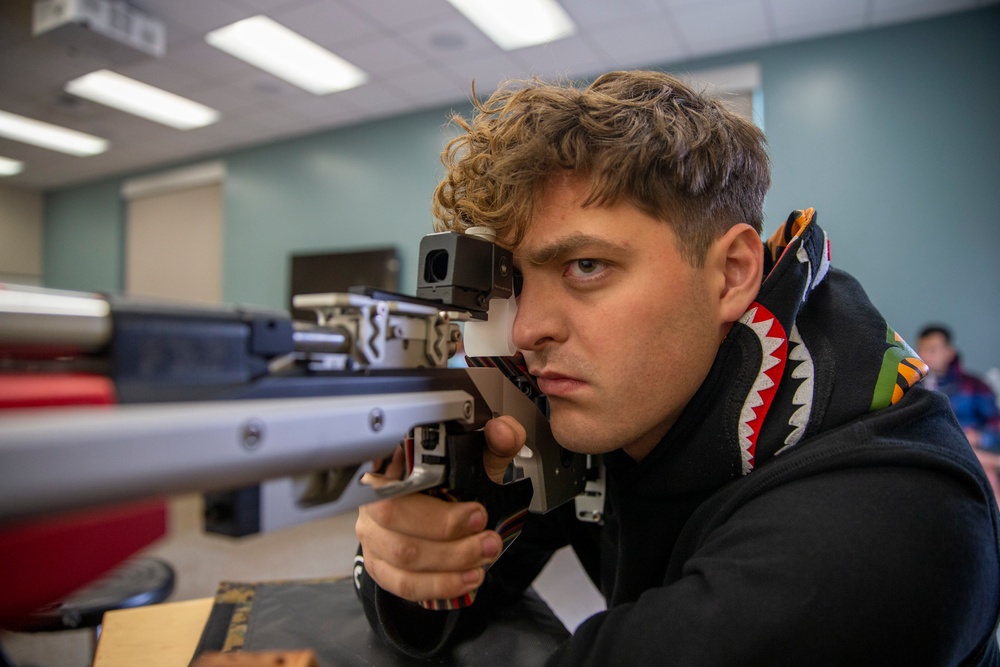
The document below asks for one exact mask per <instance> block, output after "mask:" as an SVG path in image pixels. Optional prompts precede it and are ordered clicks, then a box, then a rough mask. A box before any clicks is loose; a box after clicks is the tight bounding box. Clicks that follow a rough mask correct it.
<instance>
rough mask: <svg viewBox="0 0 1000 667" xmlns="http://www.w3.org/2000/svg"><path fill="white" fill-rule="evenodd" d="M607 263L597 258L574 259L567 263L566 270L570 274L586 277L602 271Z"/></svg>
mask: <svg viewBox="0 0 1000 667" xmlns="http://www.w3.org/2000/svg"><path fill="white" fill-rule="evenodd" d="M606 267H607V265H606V264H605V263H604V262H602V261H601V260H599V259H575V260H573V261H572V262H570V263H569V267H568V269H567V272H568V273H569V274H570V275H571V276H575V277H578V278H586V277H590V276H594V275H597V274H599V273H600V272H601V271H603V270H604V269H605V268H606Z"/></svg>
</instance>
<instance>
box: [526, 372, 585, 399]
mask: <svg viewBox="0 0 1000 667" xmlns="http://www.w3.org/2000/svg"><path fill="white" fill-rule="evenodd" d="M533 375H534V376H535V382H536V383H537V384H538V388H539V389H541V390H542V393H543V394H545V395H546V396H549V397H550V398H551V397H554V398H560V397H564V396H569V395H570V394H572V393H574V392H576V391H578V390H579V389H581V388H583V387H584V385H586V384H587V383H586V382H584V381H583V380H580V379H579V378H575V377H572V376H569V375H563V374H562V373H558V372H554V371H543V372H540V373H533Z"/></svg>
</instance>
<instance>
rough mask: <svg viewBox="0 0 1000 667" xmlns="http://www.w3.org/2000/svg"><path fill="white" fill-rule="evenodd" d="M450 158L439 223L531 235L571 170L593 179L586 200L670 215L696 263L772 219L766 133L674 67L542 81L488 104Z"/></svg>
mask: <svg viewBox="0 0 1000 667" xmlns="http://www.w3.org/2000/svg"><path fill="white" fill-rule="evenodd" d="M476 107H477V109H478V113H477V114H476V115H475V117H474V118H472V119H471V120H466V119H465V118H463V117H462V116H460V115H456V116H454V117H453V119H452V121H453V122H454V123H455V124H456V125H457V126H458V127H459V128H461V130H462V133H461V134H460V135H459V136H457V137H455V138H454V139H452V140H451V141H449V142H448V144H447V146H446V148H445V150H444V151H443V153H442V155H441V160H442V162H443V163H444V165H445V169H446V174H445V177H444V179H443V180H442V181H441V183H440V184H439V185H438V187H437V189H436V190H435V192H434V204H433V213H434V217H435V219H436V223H435V227H436V228H437V229H438V230H439V231H443V230H454V231H462V230H464V229H467V228H469V227H474V226H484V227H489V228H492V229H494V230H495V231H496V232H497V235H498V237H499V238H501V239H503V240H504V241H505V242H506V243H507V244H508V245H511V246H516V245H517V244H518V243H520V241H521V240H522V239H523V237H524V234H525V230H526V229H527V226H528V225H529V224H530V221H531V216H532V212H533V210H534V207H535V203H536V200H537V198H538V196H539V192H540V189H541V187H542V186H544V185H545V183H546V182H547V181H548V180H549V179H550V178H551V177H553V176H554V175H556V174H557V173H560V172H572V173H574V174H578V175H581V176H584V177H585V178H586V179H587V180H588V182H589V184H590V188H591V189H590V192H589V196H588V197H587V198H586V200H585V202H584V203H583V205H584V206H612V205H615V204H617V203H619V202H621V201H625V202H628V203H630V204H632V205H633V206H636V207H637V208H639V209H640V210H641V211H643V212H644V213H646V214H647V215H650V216H652V217H654V218H656V219H659V220H663V221H664V222H666V223H667V224H670V225H671V226H672V228H673V229H674V231H675V232H676V233H677V235H678V238H679V239H680V244H681V249H682V252H683V253H684V255H685V257H686V258H687V260H688V261H689V262H691V263H692V264H695V265H700V264H701V263H702V262H703V260H704V257H705V252H706V250H707V248H708V246H709V245H710V244H711V243H712V241H714V240H715V239H716V238H718V236H719V235H721V234H722V233H724V232H725V231H726V230H727V229H729V228H730V227H731V226H732V225H734V224H737V223H740V222H745V223H748V224H750V225H752V226H753V227H754V228H755V229H757V231H758V232H760V231H761V227H762V217H763V214H762V208H763V201H764V195H765V193H766V192H767V189H768V187H769V186H770V162H769V160H768V157H767V152H766V149H765V139H764V134H763V133H762V132H761V131H760V129H758V128H757V127H756V126H755V125H754V124H753V123H751V122H750V121H748V120H746V119H744V118H742V117H741V116H739V115H737V114H735V113H733V112H731V111H729V110H728V109H727V108H726V107H725V106H724V105H723V104H722V103H721V102H720V101H718V100H715V99H712V98H710V97H708V96H706V95H703V94H700V93H698V92H696V91H694V90H693V89H692V88H691V87H689V86H687V85H685V84H684V83H682V82H681V81H680V80H678V79H676V78H675V77H672V76H670V75H668V74H664V73H661V72H653V71H630V72H611V73H608V74H605V75H603V76H601V77H599V78H598V79H596V80H595V81H594V82H593V83H591V84H590V85H588V86H587V87H585V88H577V87H574V86H573V85H569V84H566V85H563V84H549V83H545V82H542V81H538V80H533V81H513V82H508V83H507V84H504V85H502V86H501V87H500V88H499V89H498V90H497V91H496V92H495V93H493V95H491V96H490V97H489V99H487V100H486V101H485V102H477V103H476Z"/></svg>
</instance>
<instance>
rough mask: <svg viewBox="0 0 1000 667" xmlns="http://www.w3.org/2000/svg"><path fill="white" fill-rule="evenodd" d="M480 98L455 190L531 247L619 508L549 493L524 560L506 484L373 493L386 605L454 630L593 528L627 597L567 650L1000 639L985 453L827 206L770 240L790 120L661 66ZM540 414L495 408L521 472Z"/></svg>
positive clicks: (604, 583) (363, 515)
mask: <svg viewBox="0 0 1000 667" xmlns="http://www.w3.org/2000/svg"><path fill="white" fill-rule="evenodd" d="M458 123H459V125H460V126H461V127H462V128H463V130H464V134H462V135H461V136H459V137H457V138H456V139H454V140H453V141H452V142H451V144H450V145H449V147H448V148H447V149H446V151H445V154H444V162H445V165H446V167H447V174H446V177H445V179H444V180H443V182H442V183H441V184H440V185H439V186H438V189H437V192H436V193H435V214H436V216H437V218H438V220H439V221H440V227H442V228H447V229H455V230H462V229H465V228H468V227H471V226H486V227H492V228H493V229H495V230H496V232H497V235H498V238H499V239H500V240H501V241H502V242H503V243H504V244H505V245H507V246H509V247H510V248H512V249H513V251H514V257H515V262H516V264H517V266H518V268H519V270H520V272H521V276H522V281H523V282H522V287H521V291H520V295H519V297H518V310H517V315H516V319H515V321H514V325H513V340H514V342H515V343H516V344H517V347H518V348H519V350H520V351H521V352H522V353H523V355H524V358H525V361H526V362H527V366H528V369H529V370H530V372H531V373H532V374H533V375H534V376H535V377H536V378H537V380H538V385H539V387H540V388H541V389H542V391H544V392H545V394H546V395H547V396H548V399H549V403H550V419H551V425H552V431H553V434H554V435H555V437H556V439H557V440H558V441H559V442H560V443H561V444H562V445H563V446H564V447H566V448H568V449H571V450H574V451H578V452H586V453H589V454H594V455H600V456H601V457H602V458H603V461H604V464H605V468H606V475H607V484H608V490H607V504H606V507H605V515H604V517H605V518H604V522H603V525H596V524H584V523H581V522H579V521H577V520H576V519H575V517H574V515H573V510H572V507H563V508H560V509H558V510H555V511H553V512H551V513H549V514H547V515H544V516H532V517H531V518H530V519H529V520H528V522H527V523H526V525H525V528H524V531H523V532H522V534H521V536H520V537H519V538H518V539H517V541H516V542H515V543H514V545H513V546H512V547H511V548H510V549H508V551H507V552H506V553H504V555H503V557H502V558H499V560H497V557H498V555H499V553H500V538H499V535H497V534H496V533H494V532H492V531H489V530H484V526H485V525H486V517H485V515H484V512H483V508H482V507H481V506H480V505H478V503H444V502H442V501H439V500H437V499H435V498H432V497H429V496H424V495H414V496H407V497H404V498H399V499H395V500H391V501H386V502H382V503H377V504H373V505H370V506H367V507H364V508H362V510H361V512H360V514H359V518H358V524H357V532H358V536H359V538H360V541H361V545H362V552H363V561H362V564H361V566H360V570H359V571H358V572H357V574H358V576H357V578H356V581H357V583H358V588H359V594H360V596H361V598H362V601H363V603H364V606H365V611H366V613H367V615H368V618H369V621H370V622H371V623H372V625H373V627H374V628H375V629H376V631H377V632H379V633H380V634H381V636H382V637H383V638H385V639H386V640H387V641H388V642H390V643H392V644H393V645H395V646H396V647H397V648H399V649H400V650H402V651H405V652H407V653H410V654H412V655H418V656H425V655H431V654H433V653H434V652H436V651H438V650H440V649H441V648H442V647H444V646H447V645H448V642H450V641H454V640H455V639H458V638H460V637H463V636H466V635H467V634H468V633H470V632H474V631H475V628H476V627H477V624H479V623H482V622H485V621H484V620H483V619H485V618H487V617H488V614H489V612H490V609H491V607H492V606H493V605H499V604H502V603H504V602H505V601H507V600H510V599H512V598H513V597H515V596H517V595H519V594H520V592H521V591H522V590H523V589H524V588H525V587H526V586H528V585H529V584H530V582H531V581H532V579H533V578H534V576H535V575H536V574H537V573H538V572H539V571H540V570H541V568H542V567H543V565H544V564H545V562H546V560H547V558H548V557H549V555H551V553H552V552H553V551H555V550H556V549H558V548H560V547H562V546H563V545H566V544H571V545H572V546H573V547H574V549H575V550H576V552H577V555H578V556H579V557H580V560H581V562H582V563H583V565H584V567H585V569H586V570H587V572H588V574H589V575H590V576H591V578H592V579H593V580H594V582H595V583H596V584H597V585H598V586H599V587H600V589H601V591H602V592H603V593H604V595H605V597H606V598H607V601H608V610H607V611H606V612H603V613H600V614H597V615H595V616H593V617H592V618H590V619H589V620H588V621H586V622H585V623H583V624H582V625H581V626H580V627H579V628H578V629H577V630H576V632H575V634H574V635H573V637H572V638H571V639H570V640H569V641H568V642H566V643H565V644H564V645H562V647H561V648H560V649H559V650H558V651H557V652H556V653H555V654H554V655H553V656H552V657H551V658H550V663H551V664H559V665H588V664H593V665H611V664H614V665H645V664H658V665H659V664H664V665H667V664H678V665H710V664H746V665H760V664H796V665H802V664H808V665H816V664H831V665H847V664H933V665H948V664H994V663H996V662H997V661H998V657H997V647H996V642H995V640H994V638H993V635H994V630H995V627H996V623H997V619H998V614H1000V593H998V591H1000V557H998V541H997V534H998V519H997V508H996V505H995V504H994V503H993V502H992V500H991V494H990V490H989V486H988V484H987V482H986V480H985V479H984V477H983V474H982V470H981V468H980V466H979V465H978V463H977V461H976V460H975V458H974V457H973V456H972V452H971V450H970V449H969V447H968V446H967V445H965V443H964V438H963V437H962V433H961V431H960V430H959V429H958V428H957V426H956V425H955V424H954V421H953V420H952V419H951V418H950V416H949V414H950V413H949V408H948V405H947V402H946V401H945V400H944V397H942V396H940V395H938V394H935V393H933V392H928V391H925V390H923V389H922V388H920V387H913V386H912V385H913V384H915V383H916V382H917V380H919V379H920V377H921V375H922V373H923V372H924V370H925V368H926V367H925V366H924V365H923V364H922V362H921V361H920V360H919V359H917V358H916V356H915V354H913V353H912V351H911V350H909V348H908V347H907V346H906V345H905V343H903V342H902V340H901V339H900V338H899V337H898V336H896V335H895V333H894V332H893V331H892V330H891V329H890V328H889V327H888V326H887V325H886V323H885V321H884V320H883V319H882V318H881V316H880V315H879V314H878V313H877V312H876V311H875V309H874V308H873V307H872V305H871V303H870V302H869V301H868V300H867V298H866V297H865V295H864V293H863V291H862V290H861V288H860V287H859V286H858V285H857V283H856V282H855V281H854V280H853V279H852V278H850V277H849V276H847V275H846V274H844V273H842V272H840V271H837V270H836V269H832V268H830V263H829V258H830V250H829V244H828V243H827V240H826V235H825V233H824V232H823V231H822V230H821V229H820V228H819V227H818V226H817V224H816V222H815V215H814V213H813V212H812V211H811V210H807V211H797V212H795V213H793V214H792V216H790V218H789V219H788V222H786V223H785V225H784V226H783V227H782V228H781V229H780V230H779V231H778V232H777V233H776V234H775V235H774V236H772V237H771V239H770V240H769V241H768V243H767V246H766V248H765V247H763V245H762V243H761V240H760V236H759V232H760V228H761V217H762V214H761V209H762V202H763V198H764V194H765V192H766V191H767V188H768V186H769V180H770V176H769V165H768V159H767V156H766V153H765V150H764V138H763V135H762V134H761V133H760V131H759V130H758V129H757V128H756V127H754V126H753V125H752V124H751V123H749V122H746V121H745V120H743V119H741V118H739V117H738V116H736V115H734V114H732V113H730V112H729V111H727V110H726V109H725V108H724V107H723V106H721V105H720V104H719V103H717V102H714V101H712V100H709V99H706V98H705V97H703V96H702V95H700V94H698V93H696V92H695V91H693V90H691V89H690V88H689V87H687V86H685V85H683V84H682V83H681V82H679V81H677V80H676V79H674V78H672V77H669V76H667V75H664V74H659V73H654V72H616V73H611V74H607V75H604V76H602V77H600V78H598V79H597V80H596V81H594V83H593V84H591V85H590V86H588V87H587V88H586V89H584V90H577V89H574V88H571V87H563V86H551V85H545V84H541V83H530V84H524V85H522V86H520V87H517V86H515V87H507V88H503V89H501V90H500V91H499V92H497V93H495V94H494V95H493V96H492V97H491V98H490V99H489V100H488V101H486V102H485V103H483V104H482V105H481V106H480V109H479V114H478V115H477V116H476V118H475V119H473V120H472V121H471V123H467V122H465V121H463V120H461V119H459V120H458ZM524 437H525V436H524V431H523V429H522V428H521V427H520V425H519V424H517V423H516V422H515V421H513V420H512V419H510V418H509V417H500V418H498V419H495V420H493V421H492V422H490V423H489V424H488V425H487V428H486V439H487V442H488V449H487V451H485V452H484V465H485V466H486V469H487V471H488V472H489V473H490V476H491V477H492V478H493V479H494V481H499V480H500V479H501V477H502V472H503V470H504V469H505V467H506V466H507V464H508V462H509V461H510V460H511V458H512V456H513V455H514V453H515V452H516V451H517V449H518V448H519V446H520V444H521V443H522V442H523V441H524ZM399 468H400V463H399V461H398V457H397V460H394V461H393V463H392V465H390V466H389V469H388V470H387V473H386V474H387V475H393V474H398V473H399ZM494 561H496V562H495V564H493V565H492V567H490V569H489V570H488V572H485V573H484V571H483V567H484V566H487V565H490V564H492V563H494ZM477 588H478V589H479V592H478V597H477V599H476V601H475V603H474V604H473V605H472V606H471V607H469V608H466V609H463V610H460V611H449V612H441V611H428V610H426V609H423V608H421V607H420V606H418V605H417V604H416V602H417V601H420V600H426V599H441V598H454V597H457V596H459V595H462V594H464V593H467V592H469V591H471V590H473V589H477Z"/></svg>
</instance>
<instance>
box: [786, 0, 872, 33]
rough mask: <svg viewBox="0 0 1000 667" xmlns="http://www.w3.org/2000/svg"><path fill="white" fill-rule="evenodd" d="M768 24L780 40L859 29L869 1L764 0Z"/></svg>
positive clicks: (862, 23)
mask: <svg viewBox="0 0 1000 667" xmlns="http://www.w3.org/2000/svg"><path fill="white" fill-rule="evenodd" d="M767 3H768V5H767V6H768V8H769V10H770V15H771V21H772V24H773V25H774V29H775V31H776V32H777V35H778V37H779V38H781V39H794V38H798V37H804V36H805V35H807V34H808V35H820V34H826V33H832V32H842V31H843V32H846V31H850V30H860V29H861V28H863V27H864V26H865V19H866V17H867V14H868V6H869V4H870V1H869V0H840V1H839V2H837V3H831V2H830V1H829V0H767Z"/></svg>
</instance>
